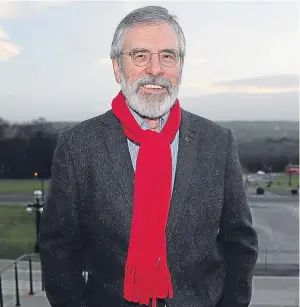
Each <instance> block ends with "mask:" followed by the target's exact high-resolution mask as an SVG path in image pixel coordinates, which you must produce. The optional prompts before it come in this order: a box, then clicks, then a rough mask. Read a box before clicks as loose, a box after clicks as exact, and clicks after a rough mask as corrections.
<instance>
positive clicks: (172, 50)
mask: <svg viewBox="0 0 300 307" xmlns="http://www.w3.org/2000/svg"><path fill="white" fill-rule="evenodd" d="M132 51H139V52H142V51H150V50H149V49H146V48H133V49H132ZM159 51H160V52H170V53H172V52H174V51H175V52H178V51H177V50H176V49H172V48H165V49H159ZM150 52H151V51H150Z"/></svg>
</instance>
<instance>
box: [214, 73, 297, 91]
mask: <svg viewBox="0 0 300 307" xmlns="http://www.w3.org/2000/svg"><path fill="white" fill-rule="evenodd" d="M213 86H216V87H224V86H225V87H235V88H237V87H255V88H274V89H283V88H287V89H288V88H296V87H299V76H297V75H277V76H262V77H256V78H247V79H242V80H230V81H222V82H216V83H214V84H213Z"/></svg>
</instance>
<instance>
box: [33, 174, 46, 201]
mask: <svg viewBox="0 0 300 307" xmlns="http://www.w3.org/2000/svg"><path fill="white" fill-rule="evenodd" d="M33 175H34V178H35V179H37V178H38V177H39V178H40V181H41V191H42V200H43V202H44V197H45V196H44V195H45V193H44V178H43V177H41V176H40V175H39V173H38V172H35V173H34V174H33Z"/></svg>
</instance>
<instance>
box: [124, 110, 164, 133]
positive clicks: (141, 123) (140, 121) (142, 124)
mask: <svg viewBox="0 0 300 307" xmlns="http://www.w3.org/2000/svg"><path fill="white" fill-rule="evenodd" d="M129 110H130V112H131V113H132V115H133V117H134V118H135V120H136V121H137V123H138V124H139V126H140V127H141V128H142V129H144V130H146V129H149V128H150V127H149V124H148V123H147V122H146V121H145V120H144V118H142V117H141V116H140V115H139V114H138V113H136V112H135V111H134V110H132V109H131V108H129ZM169 114H170V111H168V112H167V113H166V114H164V115H163V116H162V117H160V119H159V131H161V130H162V129H163V127H164V125H165V123H166V122H167V120H168V117H169Z"/></svg>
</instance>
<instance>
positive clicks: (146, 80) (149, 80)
mask: <svg viewBox="0 0 300 307" xmlns="http://www.w3.org/2000/svg"><path fill="white" fill-rule="evenodd" d="M146 84H153V85H158V86H161V87H164V88H166V89H167V91H168V93H171V91H172V88H173V86H172V83H171V82H170V81H169V80H168V79H166V78H163V77H154V76H149V75H147V76H142V77H141V78H139V79H137V81H136V82H135V91H136V92H137V90H138V89H139V87H140V86H144V85H146Z"/></svg>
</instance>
